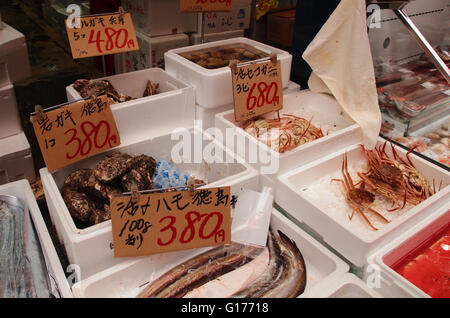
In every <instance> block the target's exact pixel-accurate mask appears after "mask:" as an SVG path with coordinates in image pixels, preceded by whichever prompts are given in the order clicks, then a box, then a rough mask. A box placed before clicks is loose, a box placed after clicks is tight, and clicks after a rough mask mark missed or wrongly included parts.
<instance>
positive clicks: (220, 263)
mask: <svg viewBox="0 0 450 318" xmlns="http://www.w3.org/2000/svg"><path fill="white" fill-rule="evenodd" d="M263 250H264V249H263V248H259V247H254V246H246V247H244V248H243V249H241V250H239V251H236V252H234V253H230V254H229V255H227V256H225V257H223V258H221V259H217V260H214V259H213V260H211V261H210V262H208V263H206V264H205V265H203V266H201V267H199V268H197V270H195V271H194V272H192V273H189V275H185V276H184V277H182V278H181V279H180V280H178V281H176V282H175V283H174V284H172V285H170V286H168V288H166V289H165V290H163V291H162V292H161V293H159V294H157V295H156V297H157V298H173V297H180V298H181V297H183V296H184V295H186V294H187V293H188V292H190V291H191V290H193V289H195V288H197V287H199V286H201V285H203V284H205V283H207V282H208V281H210V280H213V279H216V278H217V277H219V276H221V275H224V274H226V273H228V272H231V271H232V270H234V269H236V268H237V267H240V266H242V265H245V264H247V263H248V262H250V261H251V260H252V259H254V258H255V256H257V255H258V254H259V253H261V252H262V251H263Z"/></svg>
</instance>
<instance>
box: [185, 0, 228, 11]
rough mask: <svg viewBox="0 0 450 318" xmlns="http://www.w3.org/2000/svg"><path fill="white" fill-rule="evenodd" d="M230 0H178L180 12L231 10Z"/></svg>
mask: <svg viewBox="0 0 450 318" xmlns="http://www.w3.org/2000/svg"><path fill="white" fill-rule="evenodd" d="M232 8H233V1H232V0H180V11H181V12H211V11H217V12H218V11H231V10H232Z"/></svg>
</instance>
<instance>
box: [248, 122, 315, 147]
mask: <svg viewBox="0 0 450 318" xmlns="http://www.w3.org/2000/svg"><path fill="white" fill-rule="evenodd" d="M311 120H312V118H311V119H310V120H307V119H305V118H302V117H298V116H295V115H290V114H285V115H283V117H281V118H280V117H278V118H274V119H264V118H255V119H251V120H248V121H246V122H244V123H243V124H242V125H241V128H242V129H244V130H245V131H246V132H247V133H249V134H250V135H252V136H253V137H255V138H257V139H258V140H260V141H261V142H263V143H265V144H266V145H267V146H268V147H270V148H271V149H273V150H275V151H278V152H279V153H284V152H286V151H289V150H292V149H294V148H297V147H299V146H301V145H303V144H305V143H307V142H310V141H313V140H316V139H319V138H321V137H323V136H324V134H323V132H322V129H320V128H317V127H316V126H314V125H313V124H312V123H311Z"/></svg>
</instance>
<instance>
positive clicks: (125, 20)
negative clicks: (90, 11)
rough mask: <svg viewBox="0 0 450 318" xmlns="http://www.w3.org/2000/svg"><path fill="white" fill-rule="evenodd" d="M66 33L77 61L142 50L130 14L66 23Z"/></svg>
mask: <svg viewBox="0 0 450 318" xmlns="http://www.w3.org/2000/svg"><path fill="white" fill-rule="evenodd" d="M66 30H67V36H68V37H69V42H70V48H71V50H72V56H73V58H74V59H77V58H84V57H91V56H99V55H105V54H115V53H121V52H128V51H136V50H139V46H138V43H137V39H136V32H135V30H134V26H133V21H132V20H131V15H130V14H129V13H124V12H122V13H112V14H107V15H101V16H92V17H89V16H87V17H81V18H80V20H79V23H78V25H76V23H74V22H73V21H69V20H66Z"/></svg>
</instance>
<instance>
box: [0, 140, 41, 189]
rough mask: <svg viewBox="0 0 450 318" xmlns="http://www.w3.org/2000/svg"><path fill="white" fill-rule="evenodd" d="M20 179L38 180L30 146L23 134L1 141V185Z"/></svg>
mask: <svg viewBox="0 0 450 318" xmlns="http://www.w3.org/2000/svg"><path fill="white" fill-rule="evenodd" d="M20 179H28V181H29V182H34V180H35V179H36V172H35V170H34V162H33V157H32V154H31V149H30V144H29V143H28V140H27V137H26V136H25V133H23V132H21V133H18V134H16V135H13V136H9V137H6V138H2V139H0V184H4V183H8V182H13V181H16V180H20Z"/></svg>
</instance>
